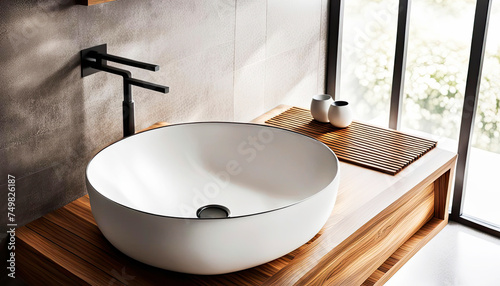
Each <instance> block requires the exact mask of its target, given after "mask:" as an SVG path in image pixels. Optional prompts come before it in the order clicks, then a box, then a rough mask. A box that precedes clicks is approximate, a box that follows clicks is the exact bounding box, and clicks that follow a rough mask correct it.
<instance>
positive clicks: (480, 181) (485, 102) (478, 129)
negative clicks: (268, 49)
mask: <svg viewBox="0 0 500 286" xmlns="http://www.w3.org/2000/svg"><path fill="white" fill-rule="evenodd" d="M491 9H492V10H491V15H490V25H489V28H488V31H489V32H488V36H487V42H486V52H485V56H484V63H483V72H482V78H481V90H480V93H479V102H478V109H477V113H476V119H475V124H474V132H473V137H472V148H471V151H470V157H469V167H468V177H467V185H466V189H465V201H464V208H463V211H464V214H465V215H469V216H473V217H476V218H479V219H481V220H484V221H488V222H489V223H492V224H496V225H498V226H499V227H500V208H499V206H500V179H499V174H500V33H498V30H499V29H500V2H499V1H493V3H492V7H491Z"/></svg>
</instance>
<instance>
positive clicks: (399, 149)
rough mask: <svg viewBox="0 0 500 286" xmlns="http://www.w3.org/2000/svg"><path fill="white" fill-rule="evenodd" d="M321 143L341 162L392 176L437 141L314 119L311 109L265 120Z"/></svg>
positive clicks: (354, 123)
mask: <svg viewBox="0 0 500 286" xmlns="http://www.w3.org/2000/svg"><path fill="white" fill-rule="evenodd" d="M266 123H267V124H269V125H272V126H276V127H281V128H285V129H289V130H292V131H296V132H299V133H302V134H304V135H307V136H310V137H313V138H315V139H318V140H320V141H321V142H323V143H325V144H326V145H328V147H330V148H331V149H332V150H333V152H335V154H336V155H337V157H338V158H339V160H343V161H346V162H350V163H353V164H356V165H359V166H362V167H366V168H371V169H373V170H377V171H381V172H384V173H388V174H391V175H395V174H397V173H398V172H399V171H401V170H402V169H403V168H405V167H406V166H408V165H409V164H411V163H412V162H414V161H415V160H417V159H418V158H420V157H421V156H423V155H424V154H425V153H427V152H429V151H430V150H431V149H433V148H434V147H436V145H437V142H436V141H431V140H428V139H424V138H420V137H416V136H413V135H409V134H406V133H403V132H399V131H395V130H389V129H384V128H381V127H377V126H373V125H369V124H366V123H361V122H357V121H354V122H353V123H352V124H351V125H350V126H348V127H347V128H341V129H340V128H335V127H333V126H332V125H330V124H329V123H323V122H319V121H316V120H313V118H312V116H311V114H310V112H309V110H307V109H303V108H299V107H292V108H290V109H288V110H286V111H285V112H283V113H281V114H278V115H276V116H274V117H273V118H271V119H269V120H267V121H266Z"/></svg>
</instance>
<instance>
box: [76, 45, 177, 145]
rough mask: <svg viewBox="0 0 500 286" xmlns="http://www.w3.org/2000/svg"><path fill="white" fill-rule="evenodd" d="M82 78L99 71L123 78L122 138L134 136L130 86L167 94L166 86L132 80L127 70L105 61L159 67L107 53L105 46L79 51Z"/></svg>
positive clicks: (154, 68)
mask: <svg viewBox="0 0 500 286" xmlns="http://www.w3.org/2000/svg"><path fill="white" fill-rule="evenodd" d="M80 58H81V70H82V77H86V76H88V75H91V74H94V73H96V72H99V71H105V72H109V73H112V74H115V75H119V76H121V77H123V137H127V136H130V135H133V134H135V111H134V100H133V98H132V85H135V86H139V87H143V88H147V89H151V90H154V91H158V92H161V93H168V86H163V85H159V84H155V83H150V82H147V81H142V80H138V79H135V78H132V73H130V72H129V71H128V70H124V69H119V68H115V67H111V66H108V64H107V61H110V62H115V63H118V64H123V65H128V66H132V67H136V68H140V69H145V70H150V71H158V70H159V69H160V66H158V65H154V64H148V63H143V62H138V61H134V60H131V59H126V58H122V57H117V56H113V55H110V54H108V53H107V45H106V44H104V45H99V46H95V47H92V48H88V49H85V50H81V51H80Z"/></svg>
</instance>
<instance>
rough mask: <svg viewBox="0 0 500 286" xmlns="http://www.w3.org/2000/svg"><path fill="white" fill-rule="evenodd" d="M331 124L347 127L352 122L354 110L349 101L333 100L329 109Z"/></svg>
mask: <svg viewBox="0 0 500 286" xmlns="http://www.w3.org/2000/svg"><path fill="white" fill-rule="evenodd" d="M328 119H329V120H330V124H332V125H333V126H334V127H337V128H346V127H347V126H349V125H350V124H351V123H352V110H351V106H350V105H349V102H347V101H343V100H337V101H334V102H332V104H331V105H330V109H329V110H328Z"/></svg>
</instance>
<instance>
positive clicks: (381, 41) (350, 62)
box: [340, 0, 398, 127]
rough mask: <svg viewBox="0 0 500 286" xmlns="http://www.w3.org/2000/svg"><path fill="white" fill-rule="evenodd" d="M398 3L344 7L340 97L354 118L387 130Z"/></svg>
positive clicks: (358, 2) (355, 1) (385, 0)
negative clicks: (349, 107)
mask: <svg viewBox="0 0 500 286" xmlns="http://www.w3.org/2000/svg"><path fill="white" fill-rule="evenodd" d="M397 11H398V1H397V0H378V1H374V0H349V1H345V7H344V30H343V39H342V59H341V63H342V68H341V84H340V98H341V99H343V100H347V101H350V102H351V104H352V105H351V106H352V107H353V112H354V118H356V119H359V120H362V121H369V122H371V123H374V124H378V125H382V126H384V127H387V125H388V122H389V105H390V94H391V83H392V70H393V65H394V48H395V46H396V28H397Z"/></svg>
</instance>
